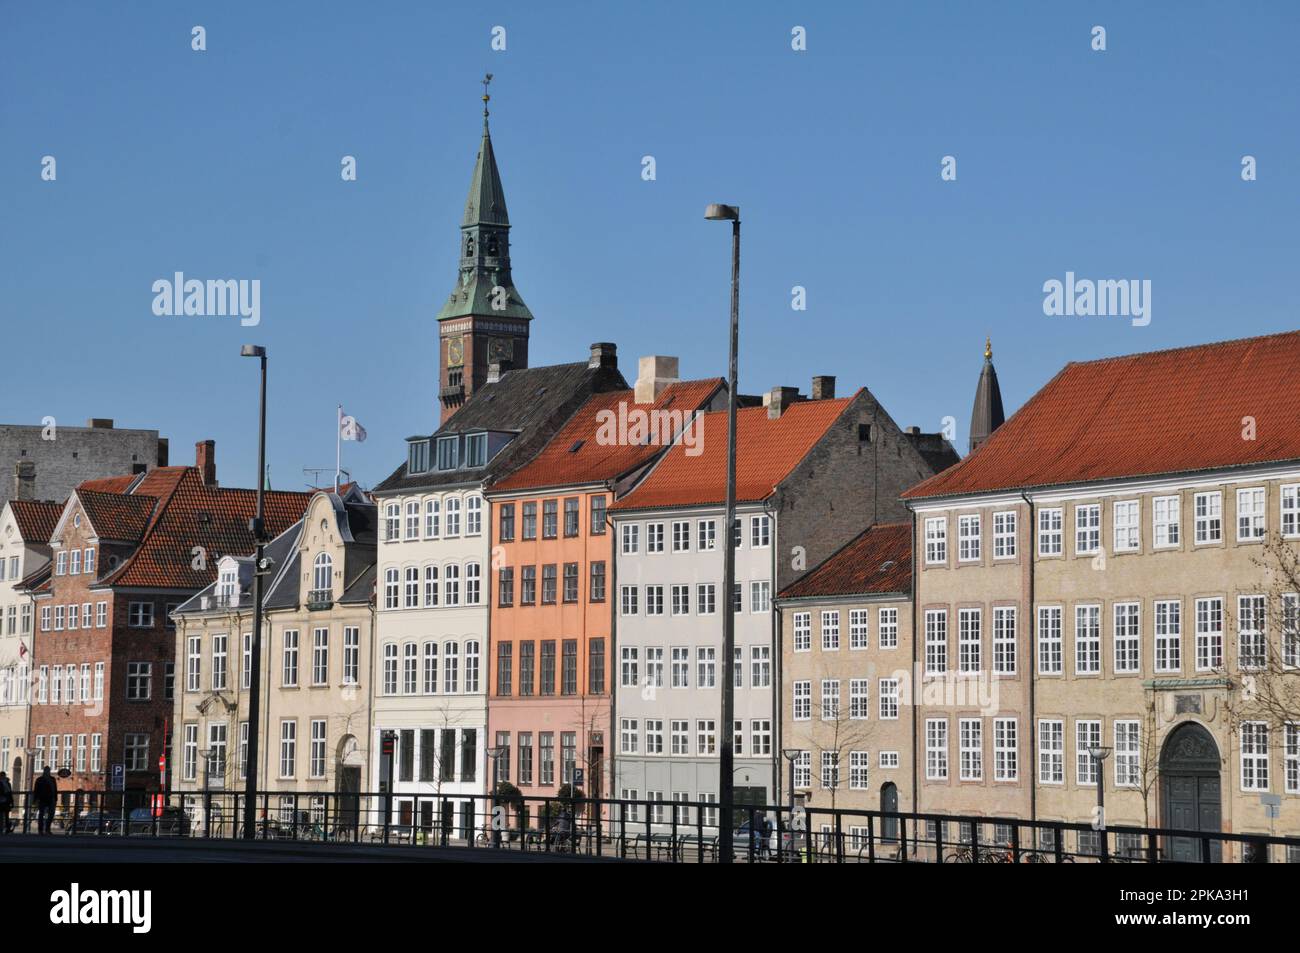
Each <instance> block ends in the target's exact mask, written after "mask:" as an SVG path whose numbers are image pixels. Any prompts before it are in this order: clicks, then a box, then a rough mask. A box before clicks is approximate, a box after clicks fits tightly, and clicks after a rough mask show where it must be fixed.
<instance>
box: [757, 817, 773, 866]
mask: <svg viewBox="0 0 1300 953" xmlns="http://www.w3.org/2000/svg"><path fill="white" fill-rule="evenodd" d="M762 826H763V846H762V850H761V851H760V852H759V856H760V857H762V858H763V859H764V860H767V859H768V857H769V856H770V852H771V849H772V818H770V817H769V816H768V815H766V814H764V815H763V822H762Z"/></svg>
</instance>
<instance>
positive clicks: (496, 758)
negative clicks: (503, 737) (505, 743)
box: [487, 746, 506, 847]
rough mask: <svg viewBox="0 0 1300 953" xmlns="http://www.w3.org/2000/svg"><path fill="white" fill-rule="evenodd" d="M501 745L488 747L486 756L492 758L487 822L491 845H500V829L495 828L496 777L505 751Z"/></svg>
mask: <svg viewBox="0 0 1300 953" xmlns="http://www.w3.org/2000/svg"><path fill="white" fill-rule="evenodd" d="M505 750H506V749H505V748H504V747H501V746H497V747H493V748H488V749H487V756H488V757H489V758H491V759H492V800H490V801H489V802H488V824H489V825H490V826H491V828H492V846H493V847H500V846H501V831H500V830H498V829H497V824H496V819H497V786H498V785H499V784H500V781H498V780H497V779H498V777H499V774H500V768H501V755H502V754H503V753H504V752H505Z"/></svg>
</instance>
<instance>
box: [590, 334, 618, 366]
mask: <svg viewBox="0 0 1300 953" xmlns="http://www.w3.org/2000/svg"><path fill="white" fill-rule="evenodd" d="M587 366H588V367H609V368H617V367H618V345H617V344H610V343H609V342H607V341H597V342H596V343H595V344H593V345H592V346H591V360H589V361H588V362H587Z"/></svg>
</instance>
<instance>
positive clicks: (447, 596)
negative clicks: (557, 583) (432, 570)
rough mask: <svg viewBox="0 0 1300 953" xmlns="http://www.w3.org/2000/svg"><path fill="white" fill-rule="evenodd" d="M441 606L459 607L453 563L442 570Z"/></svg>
mask: <svg viewBox="0 0 1300 953" xmlns="http://www.w3.org/2000/svg"><path fill="white" fill-rule="evenodd" d="M552 568H554V567H552ZM442 604H443V605H445V606H458V605H460V567H459V566H457V565H456V564H455V563H450V564H448V565H447V566H445V567H443V570H442Z"/></svg>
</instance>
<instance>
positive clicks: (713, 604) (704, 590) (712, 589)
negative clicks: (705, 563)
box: [695, 582, 718, 615]
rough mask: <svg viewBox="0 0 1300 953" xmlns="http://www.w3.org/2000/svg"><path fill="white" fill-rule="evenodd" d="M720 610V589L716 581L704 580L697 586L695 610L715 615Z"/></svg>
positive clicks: (703, 613) (702, 613) (700, 613)
mask: <svg viewBox="0 0 1300 953" xmlns="http://www.w3.org/2000/svg"><path fill="white" fill-rule="evenodd" d="M717 611H718V589H717V586H716V585H715V584H714V583H711V582H702V583H700V584H699V585H697V586H696V587H695V612H696V614H697V615H713V614H714V613H715V612H717Z"/></svg>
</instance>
